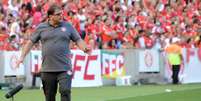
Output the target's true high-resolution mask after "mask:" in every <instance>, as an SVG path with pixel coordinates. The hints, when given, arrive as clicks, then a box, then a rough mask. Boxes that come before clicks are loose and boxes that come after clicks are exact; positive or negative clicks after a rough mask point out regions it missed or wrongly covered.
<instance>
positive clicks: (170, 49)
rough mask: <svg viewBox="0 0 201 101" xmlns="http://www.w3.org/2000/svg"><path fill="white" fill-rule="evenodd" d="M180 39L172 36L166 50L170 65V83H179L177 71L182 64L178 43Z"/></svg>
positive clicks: (180, 49)
mask: <svg viewBox="0 0 201 101" xmlns="http://www.w3.org/2000/svg"><path fill="white" fill-rule="evenodd" d="M179 41H180V39H178V38H176V37H175V38H173V39H172V43H171V44H170V45H169V46H167V48H166V52H167V53H168V61H169V64H170V65H171V67H172V83H173V84H178V83H179V72H180V69H181V65H183V58H182V48H181V46H180V45H179Z"/></svg>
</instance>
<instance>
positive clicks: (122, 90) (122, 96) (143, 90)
mask: <svg viewBox="0 0 201 101" xmlns="http://www.w3.org/2000/svg"><path fill="white" fill-rule="evenodd" d="M166 89H171V90H172V92H166V91H165V90H166ZM5 93H6V91H3V90H0V101H10V100H8V99H5V98H4V95H5ZM57 95H58V96H57V101H60V100H59V94H57ZM15 101H44V96H43V92H42V90H38V89H35V90H29V89H23V90H22V91H20V92H19V93H18V94H16V96H15ZM72 101H201V84H186V85H142V86H128V87H115V86H106V87H94V88H73V89H72Z"/></svg>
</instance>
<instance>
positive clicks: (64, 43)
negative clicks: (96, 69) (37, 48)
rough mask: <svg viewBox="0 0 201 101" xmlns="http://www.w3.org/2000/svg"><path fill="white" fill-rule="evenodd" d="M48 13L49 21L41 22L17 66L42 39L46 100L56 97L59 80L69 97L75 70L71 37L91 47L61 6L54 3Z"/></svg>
mask: <svg viewBox="0 0 201 101" xmlns="http://www.w3.org/2000/svg"><path fill="white" fill-rule="evenodd" d="M47 15H48V21H47V22H44V23H41V24H39V26H38V27H37V29H36V31H35V33H33V34H32V36H31V39H30V40H29V41H28V42H27V44H26V45H25V47H24V48H23V50H22V53H21V56H20V59H19V60H18V61H17V66H19V64H20V63H22V62H23V60H24V58H25V56H26V55H27V53H28V52H29V51H30V50H31V48H32V46H33V45H34V44H35V43H37V42H38V41H41V43H42V68H41V79H42V84H43V90H44V94H45V99H46V101H55V96H56V92H57V85H58V84H59V92H60V94H61V101H70V100H71V79H72V70H71V59H70V49H69V43H70V41H71V40H72V41H74V42H76V44H77V45H78V47H79V48H80V49H81V50H83V51H84V52H89V48H87V45H86V44H85V42H84V41H83V40H82V39H81V37H80V36H79V33H78V32H77V31H76V30H75V29H74V28H73V27H72V25H71V24H70V23H68V22H64V21H62V20H61V8H60V7H59V6H57V5H54V4H53V5H51V6H50V8H49V9H48V12H47Z"/></svg>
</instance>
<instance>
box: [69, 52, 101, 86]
mask: <svg viewBox="0 0 201 101" xmlns="http://www.w3.org/2000/svg"><path fill="white" fill-rule="evenodd" d="M100 59H101V57H100V50H94V51H92V53H91V54H90V55H88V54H85V53H83V52H82V51H81V50H73V51H72V66H73V81H72V86H73V87H92V86H101V85H102V78H101V64H100Z"/></svg>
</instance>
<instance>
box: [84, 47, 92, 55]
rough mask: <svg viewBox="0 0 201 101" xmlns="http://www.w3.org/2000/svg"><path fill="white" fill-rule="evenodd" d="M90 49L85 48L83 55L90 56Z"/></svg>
mask: <svg viewBox="0 0 201 101" xmlns="http://www.w3.org/2000/svg"><path fill="white" fill-rule="evenodd" d="M91 52H92V49H91V48H90V47H86V48H85V50H84V53H86V54H88V55H91Z"/></svg>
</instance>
